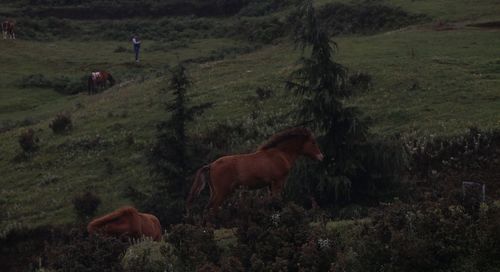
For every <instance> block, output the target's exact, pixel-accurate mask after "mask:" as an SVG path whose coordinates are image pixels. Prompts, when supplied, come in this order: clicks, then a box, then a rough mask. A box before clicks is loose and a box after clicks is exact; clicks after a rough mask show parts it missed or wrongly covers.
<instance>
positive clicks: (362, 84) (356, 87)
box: [348, 72, 372, 92]
mask: <svg viewBox="0 0 500 272" xmlns="http://www.w3.org/2000/svg"><path fill="white" fill-rule="evenodd" d="M348 83H349V87H350V88H351V89H352V91H353V92H363V91H366V90H369V89H371V87H372V76H371V75H369V74H367V73H363V72H356V73H354V74H351V75H349V79H348Z"/></svg>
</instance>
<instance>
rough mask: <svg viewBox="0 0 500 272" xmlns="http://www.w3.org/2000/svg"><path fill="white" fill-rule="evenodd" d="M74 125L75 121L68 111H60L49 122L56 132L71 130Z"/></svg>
mask: <svg viewBox="0 0 500 272" xmlns="http://www.w3.org/2000/svg"><path fill="white" fill-rule="evenodd" d="M72 127H73V123H72V122H71V116H70V115H69V114H68V113H58V114H57V115H56V117H55V118H54V119H52V122H50V124H49V128H51V129H52V131H53V132H54V133H56V134H60V133H63V132H66V131H69V130H71V128H72Z"/></svg>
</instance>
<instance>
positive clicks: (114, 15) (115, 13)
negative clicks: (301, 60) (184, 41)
mask: <svg viewBox="0 0 500 272" xmlns="http://www.w3.org/2000/svg"><path fill="white" fill-rule="evenodd" d="M29 2H30V6H29V7H28V8H25V9H24V10H23V14H24V15H27V16H36V17H57V18H67V19H76V20H96V19H128V18H132V17H154V18H158V17H172V16H191V15H194V16H198V17H214V16H231V15H235V14H237V13H240V15H243V16H257V15H263V14H268V13H271V12H274V11H277V10H279V9H282V8H284V7H286V6H287V5H288V4H289V1H286V0H272V1H269V0H257V1H250V0H167V1H161V2H159V1H151V0H146V1H141V2H137V1H131V0H128V1H119V2H116V1H95V0H94V1H69V2H62V1H51V0H30V1H29Z"/></svg>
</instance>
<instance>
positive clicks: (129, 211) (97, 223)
mask: <svg viewBox="0 0 500 272" xmlns="http://www.w3.org/2000/svg"><path fill="white" fill-rule="evenodd" d="M134 214H139V212H138V211H137V209H136V208H134V207H131V206H126V207H123V208H120V209H118V210H116V211H114V212H111V213H109V214H107V215H104V216H102V217H99V218H96V219H94V220H92V222H90V223H89V225H88V226H87V231H88V232H92V231H95V230H96V229H98V228H100V227H102V226H103V225H105V224H106V223H108V222H109V221H112V220H114V219H117V218H119V217H122V216H131V215H134Z"/></svg>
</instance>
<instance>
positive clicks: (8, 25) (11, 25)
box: [2, 20, 16, 40]
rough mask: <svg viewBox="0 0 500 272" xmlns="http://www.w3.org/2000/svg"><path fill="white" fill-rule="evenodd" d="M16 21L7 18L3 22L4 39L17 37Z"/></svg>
mask: <svg viewBox="0 0 500 272" xmlns="http://www.w3.org/2000/svg"><path fill="white" fill-rule="evenodd" d="M15 26H16V23H15V22H14V21H9V20H5V21H3V22H2V34H3V39H4V40H5V39H7V38H10V39H13V40H15V39H16V34H15V33H14V29H15Z"/></svg>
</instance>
